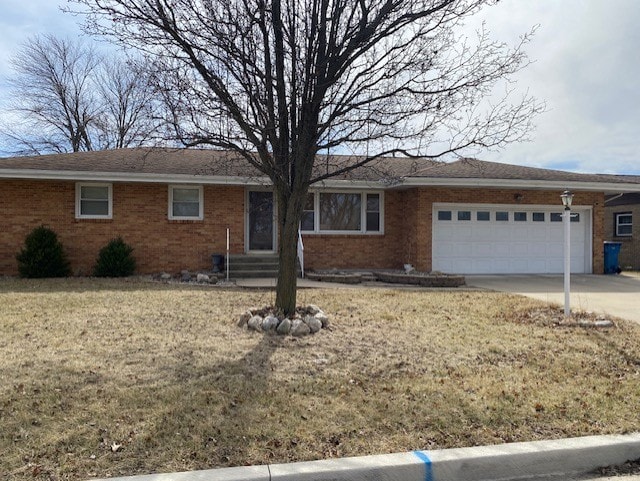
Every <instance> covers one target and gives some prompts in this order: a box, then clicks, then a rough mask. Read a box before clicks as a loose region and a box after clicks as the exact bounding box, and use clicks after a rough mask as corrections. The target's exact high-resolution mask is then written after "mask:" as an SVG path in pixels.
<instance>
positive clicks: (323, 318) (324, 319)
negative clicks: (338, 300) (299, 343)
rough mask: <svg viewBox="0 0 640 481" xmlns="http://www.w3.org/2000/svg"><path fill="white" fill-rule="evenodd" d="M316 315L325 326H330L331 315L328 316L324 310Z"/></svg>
mask: <svg viewBox="0 0 640 481" xmlns="http://www.w3.org/2000/svg"><path fill="white" fill-rule="evenodd" d="M314 317H315V318H316V319H317V320H319V321H320V323H321V324H322V327H323V328H326V327H328V326H329V316H327V315H326V314H325V313H324V312H318V313H317V314H316V315H315V316H314Z"/></svg>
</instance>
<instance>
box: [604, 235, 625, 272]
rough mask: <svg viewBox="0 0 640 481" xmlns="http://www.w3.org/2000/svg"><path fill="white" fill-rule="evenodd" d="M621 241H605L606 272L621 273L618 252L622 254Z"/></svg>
mask: <svg viewBox="0 0 640 481" xmlns="http://www.w3.org/2000/svg"><path fill="white" fill-rule="evenodd" d="M620 247H622V243H621V242H605V243H604V273H605V274H620V267H619V266H618V254H620Z"/></svg>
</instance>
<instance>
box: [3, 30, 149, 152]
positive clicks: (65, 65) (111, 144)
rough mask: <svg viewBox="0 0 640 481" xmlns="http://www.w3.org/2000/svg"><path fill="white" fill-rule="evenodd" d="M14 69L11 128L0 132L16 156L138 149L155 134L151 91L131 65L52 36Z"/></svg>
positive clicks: (29, 48) (32, 43)
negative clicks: (121, 148) (136, 147)
mask: <svg viewBox="0 0 640 481" xmlns="http://www.w3.org/2000/svg"><path fill="white" fill-rule="evenodd" d="M12 63H13V67H14V71H15V74H14V75H13V76H12V77H11V78H10V79H9V81H10V85H11V88H12V101H11V104H10V111H11V113H12V115H11V120H10V122H11V124H10V125H3V126H2V127H1V130H2V134H3V135H4V136H5V137H6V138H7V139H8V142H6V143H8V144H10V145H11V146H12V150H13V153H14V154H19V155H20V154H23V155H31V154H43V153H50V152H78V151H89V150H102V149H107V148H120V147H133V146H139V145H144V144H145V143H147V142H149V141H150V140H151V139H152V138H154V137H155V136H156V135H157V132H158V129H159V122H158V120H157V119H156V120H153V108H154V103H153V96H152V90H151V88H150V86H149V85H148V84H147V83H146V82H145V79H144V77H143V76H141V75H140V71H139V69H137V68H136V67H135V66H134V65H133V64H128V63H125V62H124V61H123V60H120V59H117V58H115V57H104V56H102V55H100V54H99V53H98V52H97V51H96V50H95V49H94V48H93V47H92V46H90V45H88V44H86V43H83V42H81V41H71V40H66V39H60V38H57V37H54V36H51V35H44V36H37V37H33V38H31V39H30V40H28V41H27V42H26V43H25V44H24V45H23V47H22V49H21V50H20V52H19V53H18V54H17V55H16V56H15V57H14V58H13V61H12Z"/></svg>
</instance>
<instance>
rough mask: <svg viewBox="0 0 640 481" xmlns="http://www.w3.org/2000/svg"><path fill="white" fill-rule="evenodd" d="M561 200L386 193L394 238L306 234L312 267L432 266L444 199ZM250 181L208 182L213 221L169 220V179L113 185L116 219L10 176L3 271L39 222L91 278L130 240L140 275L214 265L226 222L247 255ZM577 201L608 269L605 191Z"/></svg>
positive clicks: (1, 206) (487, 193)
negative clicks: (80, 215) (436, 206)
mask: <svg viewBox="0 0 640 481" xmlns="http://www.w3.org/2000/svg"><path fill="white" fill-rule="evenodd" d="M516 192H520V193H522V194H523V199H522V201H521V202H522V204H552V205H553V204H558V205H560V197H559V194H560V193H559V192H557V191H516V190H507V189H450V188H420V189H409V190H405V191H387V192H385V194H384V199H385V203H384V234H382V235H304V237H303V239H304V245H305V267H306V268H309V269H330V268H338V269H346V268H395V269H397V268H401V267H402V265H403V264H404V263H406V262H409V263H411V264H413V265H414V266H415V267H416V268H417V269H419V270H424V271H429V270H431V225H432V219H431V214H432V205H433V203H434V202H457V203H489V204H514V203H516V202H515V200H514V194H515V193H516ZM244 203H245V195H244V188H243V187H236V186H204V220H203V221H170V220H168V215H167V211H168V187H167V185H165V184H137V183H136V184H134V183H114V184H113V219H111V220H85V219H76V218H75V182H64V181H35V180H34V181H26V180H0V212H2V221H3V225H2V229H1V232H0V275H15V274H16V273H17V263H16V260H15V255H16V253H17V252H18V251H19V249H20V247H21V246H22V245H23V243H24V238H25V236H26V235H27V234H28V233H29V232H30V231H31V230H32V229H33V228H34V227H37V226H38V225H41V224H45V225H48V226H49V227H51V228H53V229H54V230H55V231H56V232H57V234H58V235H59V237H60V239H61V241H62V242H63V244H64V246H65V248H66V250H67V252H68V254H69V258H70V260H71V263H72V269H73V272H74V273H75V274H80V275H86V274H90V273H91V270H92V267H93V264H94V263H95V259H96V256H97V254H98V251H99V250H100V248H101V247H102V246H104V245H105V244H106V243H107V242H108V241H109V240H110V239H112V238H114V237H117V236H122V237H123V239H124V240H125V241H126V242H128V243H129V244H131V245H132V246H133V247H134V249H135V250H134V255H135V257H136V259H137V262H138V272H139V273H152V272H159V271H167V272H171V273H175V272H178V271H180V270H181V269H191V270H195V269H208V268H209V267H210V265H211V257H210V256H211V254H213V253H218V252H219V253H224V251H225V249H226V228H227V227H229V228H230V229H231V252H232V253H234V254H235V253H242V252H244ZM574 203H575V204H576V205H593V232H594V238H593V251H594V252H593V269H594V272H595V273H601V272H602V270H603V254H602V242H603V240H604V237H603V236H604V225H603V220H604V215H603V207H602V206H603V203H604V196H603V194H598V193H580V192H578V193H576V195H575V199H574Z"/></svg>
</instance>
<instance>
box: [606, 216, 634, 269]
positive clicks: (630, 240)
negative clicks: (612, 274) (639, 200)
mask: <svg viewBox="0 0 640 481" xmlns="http://www.w3.org/2000/svg"><path fill="white" fill-rule="evenodd" d="M624 212H631V214H632V215H633V226H632V228H631V237H627V236H625V237H616V235H615V223H616V217H615V214H621V213H624ZM604 236H605V239H606V240H608V241H613V242H620V243H621V244H622V246H621V247H620V255H619V256H618V264H619V265H620V267H622V268H623V269H631V270H640V205H616V206H613V207H606V208H605V214H604Z"/></svg>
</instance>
